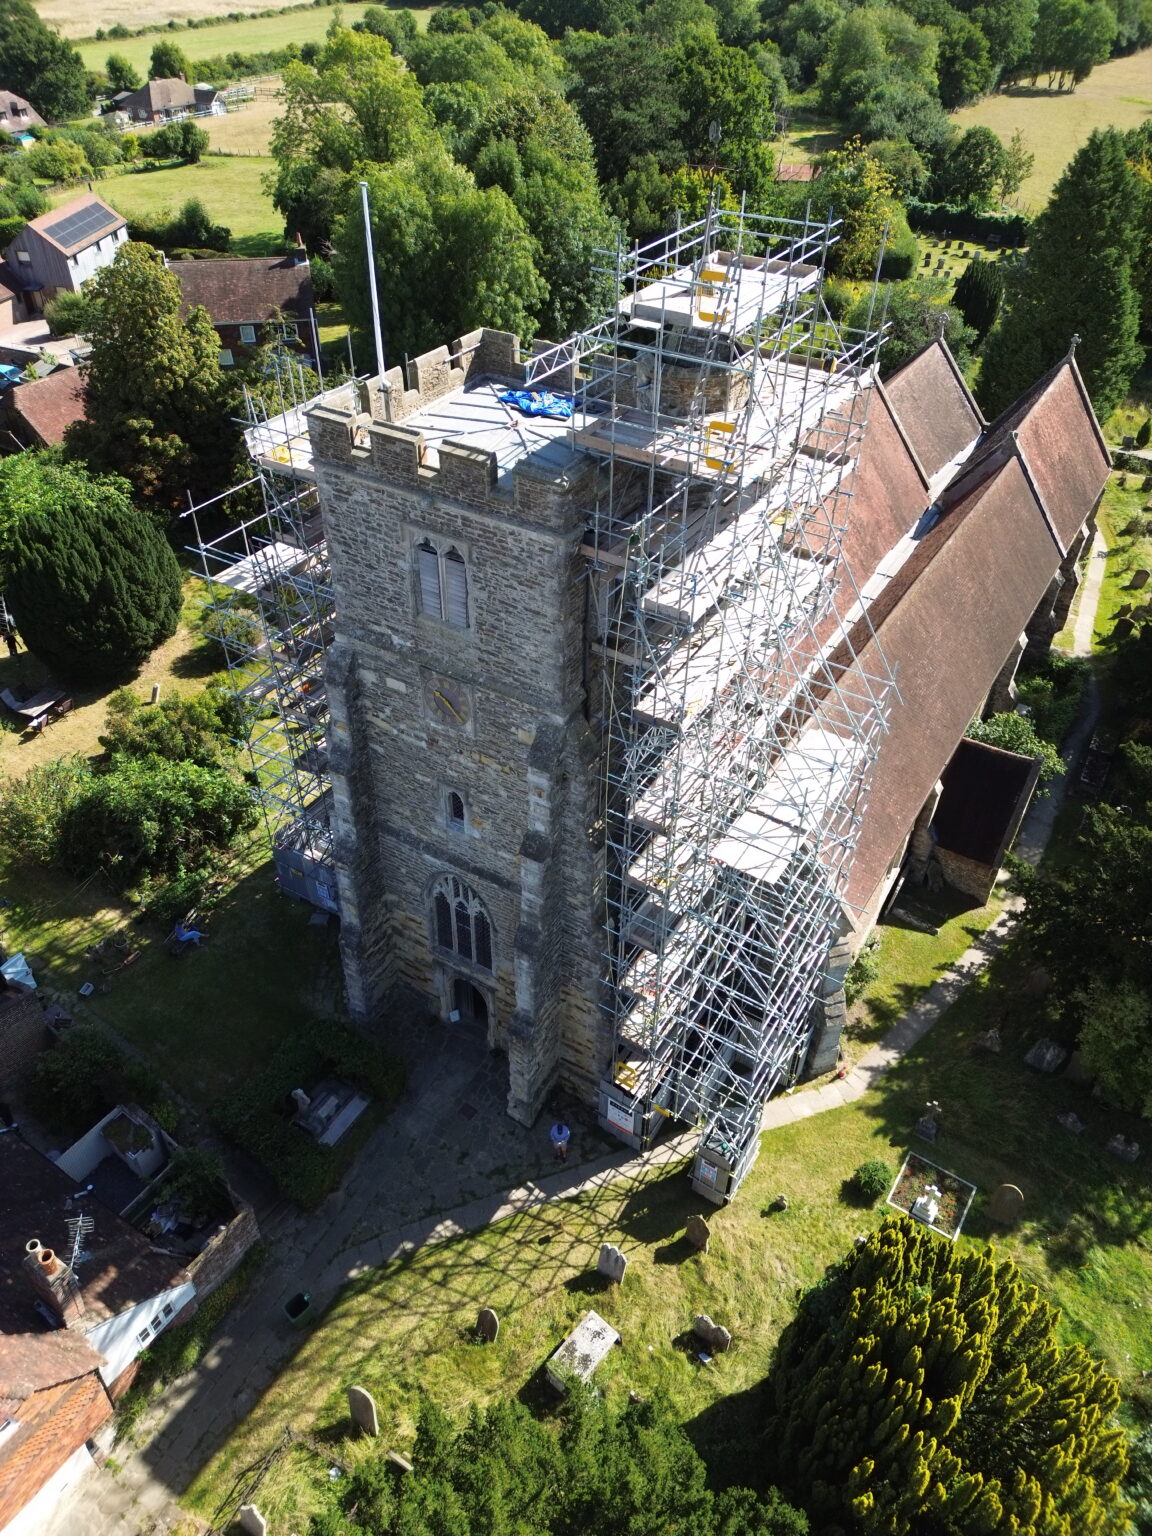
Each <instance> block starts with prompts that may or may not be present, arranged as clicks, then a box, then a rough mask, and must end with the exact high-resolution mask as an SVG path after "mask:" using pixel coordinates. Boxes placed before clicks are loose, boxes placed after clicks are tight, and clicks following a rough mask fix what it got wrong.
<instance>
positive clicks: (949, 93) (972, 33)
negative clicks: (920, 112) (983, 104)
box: [937, 11, 996, 111]
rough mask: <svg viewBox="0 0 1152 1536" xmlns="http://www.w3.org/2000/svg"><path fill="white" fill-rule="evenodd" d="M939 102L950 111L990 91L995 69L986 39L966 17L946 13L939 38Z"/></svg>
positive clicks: (953, 12)
mask: <svg viewBox="0 0 1152 1536" xmlns="http://www.w3.org/2000/svg"><path fill="white" fill-rule="evenodd" d="M937 74H938V75H939V79H940V100H941V101H942V102H943V103H944V105H945V106H946V107H947V108H948V110H949V111H952V110H953V109H954V108H955V107H962V106H964V105H965V103H966V102H969V101H975V100H976V98H977V97H978V96H983V95H984V93H985V91H988V90H991V88H992V83H993V81H994V80H995V78H996V66H995V65H994V64H993V63H992V52H991V49H990V48H989V46H988V39H987V38H986V37H985V35H984V33H983V32H982V31H981V30H980V28H979V27H978V26H977V25H976V23H975V22H974V21H972V20H971V19H970V18H969V17H967V16H963V15H961V14H960V12H958V11H949V13H948V16H947V18H946V20H945V22H944V27H943V30H942V32H941V37H940V58H939V62H938V65H937Z"/></svg>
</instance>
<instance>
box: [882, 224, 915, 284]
mask: <svg viewBox="0 0 1152 1536" xmlns="http://www.w3.org/2000/svg"><path fill="white" fill-rule="evenodd" d="M901 223H903V220H901ZM919 259H920V247H919V246H918V245H917V243H916V236H915V235H914V234H913V233H912V231H911V230H910V229H908V228H907V227H905V229H904V230H903V232H900V231H896V232H895V233H894V237H893V238H892V239H891V240H889V242H888V244H887V245H886V246H885V248H884V260H883V261H882V262H881V263H880V276H881V277H882V278H883V279H884V280H885V281H887V282H892V283H900V282H904V281H905V279H907V278H909V277H911V276H913V274H914V273H915V271H916V263H917V261H918V260H919Z"/></svg>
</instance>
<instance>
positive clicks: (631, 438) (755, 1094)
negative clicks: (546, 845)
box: [527, 209, 892, 1200]
mask: <svg viewBox="0 0 1152 1536" xmlns="http://www.w3.org/2000/svg"><path fill="white" fill-rule="evenodd" d="M836 229H837V224H836V222H835V221H828V222H823V223H817V222H814V221H812V220H811V219H808V218H806V219H804V220H799V221H797V220H787V219H772V218H758V217H754V216H751V215H748V214H746V213H744V212H742V211H741V212H728V211H718V210H716V209H711V210H710V211H709V212H708V214H707V215H706V216H705V217H704V218H703V219H701V220H699V221H697V222H696V223H694V224H691V225H689V226H687V227H684V228H681V229H678V230H677V231H676V232H675V234H673V235H670V236H668V237H666V238H662V239H660V240H657V241H655V242H653V243H652V244H651V245H648V246H646V247H643V248H636V249H632V250H627V251H626V250H623V249H618V250H617V252H616V253H614V256H613V257H612V258H610V267H611V275H612V277H613V279H614V282H615V292H616V296H617V300H616V303H615V305H614V308H613V311H612V313H611V314H610V315H608V316H606V317H605V318H604V319H602V320H601V321H600V322H599V323H598V324H596V325H595V326H593V327H591V328H590V329H589V330H587V331H585V332H582V333H581V334H579V335H577V336H574V337H572V338H570V339H569V340H568V341H566V342H564V343H562V344H560V345H559V346H556V347H551V348H546V349H542V350H538V351H537V352H536V354H535V355H534V356H533V357H532V359H531V361H530V362H529V364H528V368H527V375H528V378H527V382H528V383H529V385H532V384H535V385H537V386H542V385H547V386H549V387H553V388H556V387H566V388H568V389H570V390H572V391H573V393H574V394H575V395H576V399H577V402H578V404H579V406H580V413H579V415H578V416H577V417H576V418H575V420H574V424H573V432H572V436H573V441H574V443H575V445H576V446H578V447H580V448H582V449H584V450H585V451H587V452H589V453H591V454H593V455H595V456H596V457H597V458H598V459H599V460H600V471H599V476H598V489H597V493H596V496H595V504H594V506H593V507H592V508H591V509H590V517H589V525H588V531H587V535H586V542H585V545H584V551H583V552H584V554H585V556H586V557H587V561H588V572H589V580H590V605H589V606H590V613H591V620H590V623H589V625H588V646H589V653H590V654H589V658H588V668H587V675H588V678H589V687H590V693H591V695H592V697H591V700H590V707H591V712H592V715H593V718H594V720H595V721H596V722H597V723H598V725H599V728H600V729H601V731H602V738H603V739H602V749H601V765H602V770H601V775H600V822H599V826H598V827H597V828H596V834H597V837H598V840H599V842H600V843H601V845H602V848H603V865H602V878H603V890H602V897H601V899H602V903H603V925H602V928H603V938H604V951H603V962H604V964H603V989H602V1002H601V1006H602V1008H603V1010H604V1013H605V1015H606V1017H607V1020H608V1022H609V1025H610V1028H611V1033H612V1039H613V1042H614V1045H613V1055H612V1068H611V1076H610V1078H608V1079H606V1080H605V1081H604V1082H603V1084H602V1085H601V1094H600V1112H601V1118H602V1122H603V1123H604V1124H605V1126H606V1127H608V1128H610V1129H612V1130H614V1131H615V1132H616V1133H617V1134H619V1135H621V1136H623V1137H624V1138H625V1139H626V1140H628V1141H630V1142H632V1143H633V1144H634V1145H636V1146H645V1145H647V1144H648V1142H649V1141H650V1140H651V1138H652V1136H653V1135H654V1134H655V1132H656V1131H657V1129H658V1128H659V1125H660V1123H661V1121H662V1119H664V1118H675V1119H677V1120H681V1121H686V1122H688V1123H689V1124H691V1125H695V1126H698V1127H699V1128H700V1131H701V1139H700V1143H699V1150H698V1152H697V1156H696V1161H695V1165H694V1181H695V1182H696V1185H697V1188H698V1189H700V1190H701V1192H702V1193H704V1194H706V1195H708V1196H709V1197H711V1198H713V1199H716V1200H720V1199H723V1198H727V1196H729V1195H730V1194H731V1193H732V1192H734V1190H735V1189H736V1187H737V1186H738V1185H739V1183H740V1181H741V1180H742V1179H743V1177H744V1176H745V1174H746V1172H747V1170H748V1168H749V1167H750V1166H751V1163H752V1160H753V1158H754V1157H755V1153H756V1149H757V1146H758V1140H759V1128H760V1122H761V1117H762V1111H763V1106H764V1103H765V1101H766V1100H767V1099H768V1098H769V1096H770V1095H771V1094H772V1093H773V1092H775V1091H776V1090H777V1089H778V1088H780V1087H781V1086H782V1085H785V1084H787V1083H789V1082H792V1081H795V1079H796V1077H797V1075H798V1074H799V1072H800V1071H801V1070H802V1067H803V1063H804V1057H805V1054H806V1051H807V1047H808V1043H809V1039H810V1036H811V1032H812V1020H813V1010H814V1008H815V1007H816V1005H817V1004H818V1001H819V998H820V996H821V994H822V990H823V979H824V974H825V971H826V968H827V959H828V951H829V947H830V945H831V943H832V941H833V938H834V937H835V936H836V933H837V930H838V928H839V925H840V923H841V921H842V914H843V900H844V891H845V884H846V877H847V872H848V867H849V863H850V860H851V856H852V851H853V848H854V846H855V842H856V838H857V834H858V830H859V825H860V820H861V815H862V812H863V807H864V797H865V793H866V790H867V785H868V781H869V775H870V767H871V764H872V762H873V760H874V758H875V756H876V752H877V750H878V744H879V739H880V736H881V733H882V731H883V729H884V725H885V714H886V700H887V697H888V693H889V689H890V685H891V681H892V680H891V677H890V676H887V675H883V676H876V677H871V676H866V675H864V674H863V673H862V672H861V671H860V669H859V668H858V667H857V666H855V665H854V664H853V663H854V658H852V657H851V656H847V659H846V652H845V646H846V643H847V642H846V630H847V626H846V624H845V623H844V622H843V618H844V616H845V615H846V614H847V613H848V612H849V611H850V609H851V608H852V606H853V603H852V599H853V596H854V594H853V593H852V592H851V591H850V590H849V589H847V588H845V589H844V591H843V592H842V593H841V602H840V605H839V610H838V611H837V594H838V592H840V591H841V588H842V587H843V586H844V583H846V582H847V583H850V582H851V577H850V574H849V573H848V572H847V571H846V569H845V566H844V562H843V560H842V558H841V541H842V537H843V533H844V528H845V523H846V518H847V512H848V506H849V500H850V492H849V490H848V487H847V484H846V482H847V481H848V480H849V479H850V477H851V474H852V470H853V467H854V464H855V461H856V457H857V453H858V449H859V445H860V442H861V438H862V436H863V432H864V427H865V414H866V408H867V398H868V386H869V385H870V384H871V383H872V382H873V381H874V378H875V372H874V369H875V358H876V352H877V349H878V347H879V344H880V341H881V339H882V333H883V323H882V321H881V320H880V318H879V317H877V316H875V315H874V314H873V315H870V317H869V323H868V325H867V327H866V328H865V329H864V330H862V331H860V332H858V333H848V332H847V331H846V330H844V329H843V328H842V327H840V326H838V325H837V324H836V323H835V322H834V320H833V318H832V316H831V314H830V313H829V311H828V309H827V306H826V305H825V304H824V301H823V297H822V282H823V272H824V267H825V264H826V260H827V255H828V251H829V249H830V246H831V245H832V243H833V241H834V240H835V238H836ZM872 291H873V295H875V292H876V287H875V284H874V285H873V290H872ZM874 307H875V300H874V298H873V308H874ZM856 611H857V612H859V611H860V610H859V607H857V610H856ZM833 646H838V647H839V650H838V652H837V655H836V659H835V664H833V663H832V660H831V652H832V648H833Z"/></svg>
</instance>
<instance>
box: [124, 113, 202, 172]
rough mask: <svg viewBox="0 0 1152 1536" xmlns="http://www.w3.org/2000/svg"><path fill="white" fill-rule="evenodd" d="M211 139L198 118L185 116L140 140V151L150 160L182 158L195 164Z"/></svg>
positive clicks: (186, 162)
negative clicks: (198, 121) (197, 120)
mask: <svg viewBox="0 0 1152 1536" xmlns="http://www.w3.org/2000/svg"><path fill="white" fill-rule="evenodd" d="M210 142H211V141H210V140H209V138H208V134H207V132H206V130H205V129H203V128H201V127H200V126H199V125H198V124H197V122H196V120H195V119H194V118H191V117H185V118H183V119H181V121H180V122H178V123H166V124H165V125H164V127H163V128H157V129H156V131H155V132H154V133H149V134H147V135H146V136H145V137H144V138H142V139H141V140H140V152H141V154H142V155H144V156H145V157H146V158H147V159H149V160H181V161H183V162H184V164H185V165H195V164H196V163H197V162H198V161H199V160H200V157H201V156H202V155H203V153H204V151H205V150H206V149H207V148H208V145H209V143H210Z"/></svg>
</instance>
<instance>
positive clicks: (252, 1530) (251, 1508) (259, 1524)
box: [237, 1504, 268, 1536]
mask: <svg viewBox="0 0 1152 1536" xmlns="http://www.w3.org/2000/svg"><path fill="white" fill-rule="evenodd" d="M237 1518H238V1519H239V1521H240V1529H241V1530H242V1531H246V1532H247V1536H268V1522H267V1520H265V1518H264V1516H263V1515H262V1514H261V1513H260V1511H259V1510H258V1509H257V1508H256V1506H255V1504H241V1506H240V1511H239V1514H238V1516H237Z"/></svg>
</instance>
